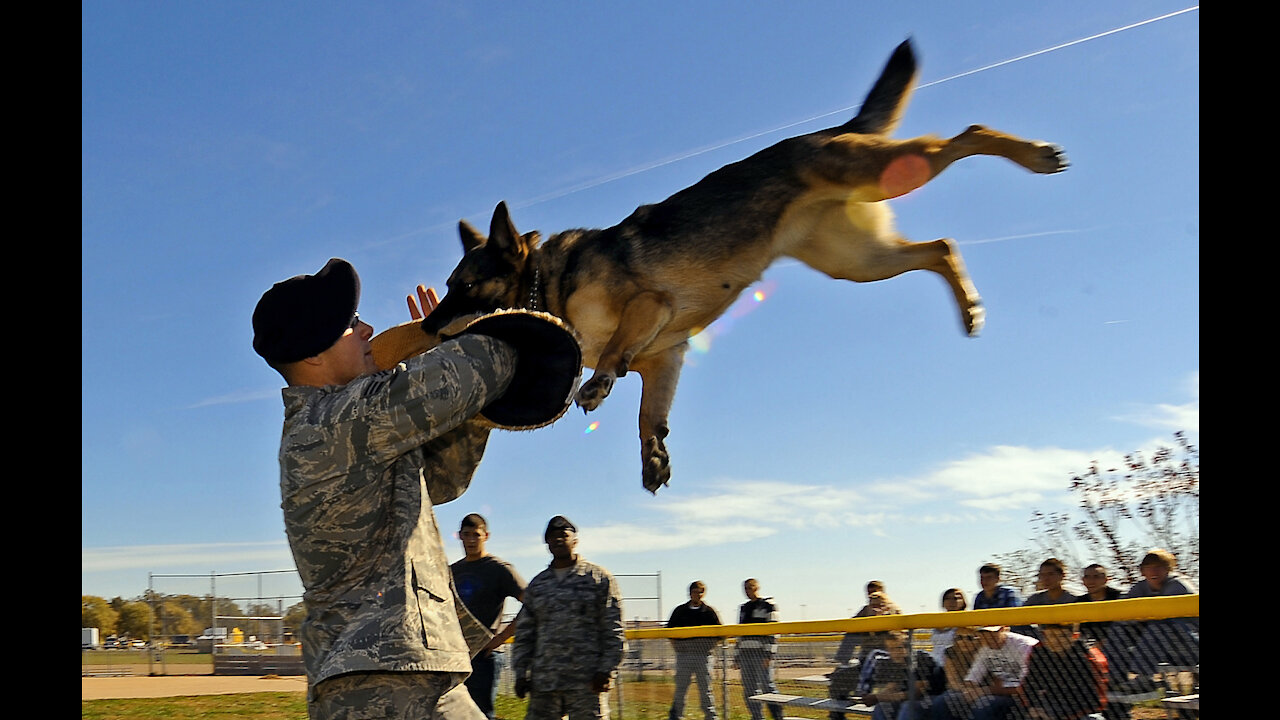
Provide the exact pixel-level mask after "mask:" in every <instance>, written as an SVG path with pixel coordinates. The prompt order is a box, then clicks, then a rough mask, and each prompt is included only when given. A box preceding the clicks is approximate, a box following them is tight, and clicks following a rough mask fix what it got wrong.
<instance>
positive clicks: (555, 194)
mask: <svg viewBox="0 0 1280 720" xmlns="http://www.w3.org/2000/svg"><path fill="white" fill-rule="evenodd" d="M1199 9H1200V6H1199V5H1193V6H1192V7H1189V8H1184V9H1182V10H1177V11H1174V12H1171V13H1166V14H1164V15H1160V16H1159V17H1153V18H1149V19H1147V20H1142V21H1139V22H1135V23H1130V24H1129V25H1124V26H1122V27H1118V28H1112V29H1111V30H1106V31H1104V32H1100V33H1097V34H1094V35H1090V36H1088V37H1082V38H1079V39H1076V40H1071V41H1069V42H1065V43H1061V44H1058V45H1054V46H1053V47H1047V48H1044V49H1043V50H1036V51H1035V52H1029V53H1026V54H1023V55H1019V56H1017V57H1012V58H1009V59H1008V60H1001V61H1000V62H995V63H991V64H990V65H984V66H982V67H980V68H975V69H973V70H966V71H964V72H962V73H956V74H955V75H950V76H948V77H944V78H942V79H940V80H933V81H931V82H927V83H924V84H923V85H919V86H917V87H916V89H917V90H923V89H925V88H929V87H933V86H934V85H941V84H942V83H945V82H951V81H952V80H957V79H959V78H962V77H968V76H970V75H976V74H977V73H980V72H985V71H987V70H992V69H994V68H998V67H1002V66H1004V65H1009V64H1012V63H1015V62H1020V61H1022V60H1027V59H1029V58H1033V57H1036V56H1038V55H1044V54H1046V53H1051V52H1054V51H1056V50H1062V49H1063V48H1069V47H1071V46H1073V45H1079V44H1081V43H1086V42H1089V41H1090V40H1097V39H1098V38H1103V37H1107V36H1108V35H1115V34H1116V33H1120V32H1124V31H1126V30H1132V29H1134V28H1138V27H1142V26H1143V25H1149V24H1151V23H1154V22H1160V21H1161V20H1167V19H1169V18H1171V17H1175V16H1178V15H1182V14H1184V13H1189V12H1192V11H1195V10H1199ZM858 107H860V106H859V105H850V106H848V107H843V108H840V109H838V110H832V111H831V112H825V113H822V114H821V115H814V116H813V117H810V118H805V119H804V120H797V121H795V122H791V123H787V124H786V125H779V126H778V127H775V128H772V129H769V130H762V131H760V132H754V133H751V134H749V135H743V136H741V137H738V138H734V139H733V140H726V141H724V142H720V143H716V144H714V145H707V146H705V147H701V148H697V149H696V150H690V151H688V152H685V153H682V154H680V155H676V156H673V157H669V158H666V159H663V160H655V161H653V162H651V163H647V164H645V165H640V166H638V167H634V168H631V169H630V170H622V171H620V172H617V173H614V174H612V175H606V176H605V177H601V178H597V179H595V180H588V181H586V182H583V183H580V184H578V185H573V186H571V187H568V188H564V189H562V190H555V191H552V192H549V193H547V194H545V195H539V196H538V197H535V198H532V199H529V200H525V201H522V202H518V203H512V205H511V206H512V207H513V208H526V207H529V206H531V205H537V204H538V203H543V202H546V201H548V200H555V199H556V198H561V197H564V196H566V195H572V194H573V193H576V192H581V191H583V190H588V189H590V188H593V187H599V186H600V185H605V184H607V183H611V182H613V181H615V180H621V179H623V178H627V177H631V176H632V175H639V174H640V173H643V172H648V171H649V170H654V169H656V168H660V167H663V166H664V165H670V164H672V163H677V162H680V161H681V160H688V159H689V158H693V157H697V156H699V155H704V154H706V153H709V152H713V151H715V150H720V149H722V148H727V147H729V146H731V145H737V144H738V143H741V142H746V141H748V140H754V139H755V138H758V137H762V136H764V135H769V134H772V133H776V132H779V131H781V130H786V129H788V128H793V127H795V126H797V125H804V124H805V123H810V122H813V121H815V120H821V119H822V118H825V117H829V116H831V115H843V114H847V113H849V112H851V111H852V110H854V109H855V108H858Z"/></svg>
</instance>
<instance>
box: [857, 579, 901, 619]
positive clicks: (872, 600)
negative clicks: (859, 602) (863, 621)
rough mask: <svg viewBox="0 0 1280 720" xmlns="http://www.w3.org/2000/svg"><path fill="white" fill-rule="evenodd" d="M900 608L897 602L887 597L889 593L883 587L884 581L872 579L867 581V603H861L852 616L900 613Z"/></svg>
mask: <svg viewBox="0 0 1280 720" xmlns="http://www.w3.org/2000/svg"><path fill="white" fill-rule="evenodd" d="M901 614H902V609H901V608H899V607H898V604H897V603H895V602H894V601H893V600H891V599H890V598H889V593H888V592H886V591H885V589H884V583H883V582H881V581H879V580H872V581H870V582H868V583H867V604H866V605H863V606H862V608H861V609H859V610H858V612H857V613H855V614H854V617H868V616H871V615H901Z"/></svg>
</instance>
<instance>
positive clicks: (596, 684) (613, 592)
mask: <svg viewBox="0 0 1280 720" xmlns="http://www.w3.org/2000/svg"><path fill="white" fill-rule="evenodd" d="M544 538H545V540H546V543H547V549H548V550H549V551H550V552H551V557H552V560H551V565H550V566H549V567H548V568H547V569H545V570H543V571H542V572H540V573H538V574H537V575H535V576H534V578H533V580H530V581H529V585H528V587H526V588H525V590H524V607H523V608H521V609H520V614H519V615H518V616H517V617H516V637H515V641H514V642H513V643H512V652H511V655H512V659H511V664H512V667H513V675H514V677H515V691H516V696H517V697H520V698H523V697H524V696H525V695H526V694H527V695H528V696H529V708H528V710H527V712H526V714H525V720H560V718H562V717H564V716H565V715H568V716H569V720H589V719H594V718H607V717H608V716H609V710H608V705H607V704H606V702H605V698H606V696H605V693H607V692H609V687H610V684H611V682H612V679H613V673H614V671H616V670H617V669H618V665H619V663H621V662H622V648H623V645H624V644H625V640H624V634H623V626H622V595H621V593H620V592H619V591H618V583H617V581H616V580H614V578H613V575H611V574H610V573H609V571H608V570H605V569H604V568H602V567H600V566H599V565H596V564H594V563H589V562H587V561H586V560H584V559H582V557H580V556H579V555H578V529H577V527H575V526H574V524H573V523H571V522H569V520H568V518H566V517H564V516H563V515H557V516H555V517H553V518H551V521H550V522H548V523H547V530H546V533H545V534H544Z"/></svg>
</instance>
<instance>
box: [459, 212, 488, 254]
mask: <svg viewBox="0 0 1280 720" xmlns="http://www.w3.org/2000/svg"><path fill="white" fill-rule="evenodd" d="M458 235H459V236H461V237H462V253H463V254H464V255H465V254H467V253H469V252H471V251H472V250H475V249H476V248H478V247H480V246H481V245H484V239H485V238H484V236H483V235H481V234H480V231H479V230H477V229H475V228H473V227H471V223H469V222H467V221H466V220H459V221H458Z"/></svg>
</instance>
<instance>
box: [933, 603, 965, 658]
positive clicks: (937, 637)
mask: <svg viewBox="0 0 1280 720" xmlns="http://www.w3.org/2000/svg"><path fill="white" fill-rule="evenodd" d="M942 609H943V610H946V611H947V612H958V611H960V610H968V609H969V602H968V600H966V599H965V597H964V591H963V590H961V589H960V588H948V589H947V590H946V591H944V592H943V593H942ZM955 637H956V629H955V628H934V629H933V633H932V637H931V638H930V640H931V642H932V643H933V649H932V650H930V651H929V654H930V655H932V656H933V660H934V662H936V663H938V665H939V666H941V665H943V664H945V663H946V655H945V654H944V653H946V651H947V648H949V647H951V643H953V642H955Z"/></svg>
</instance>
